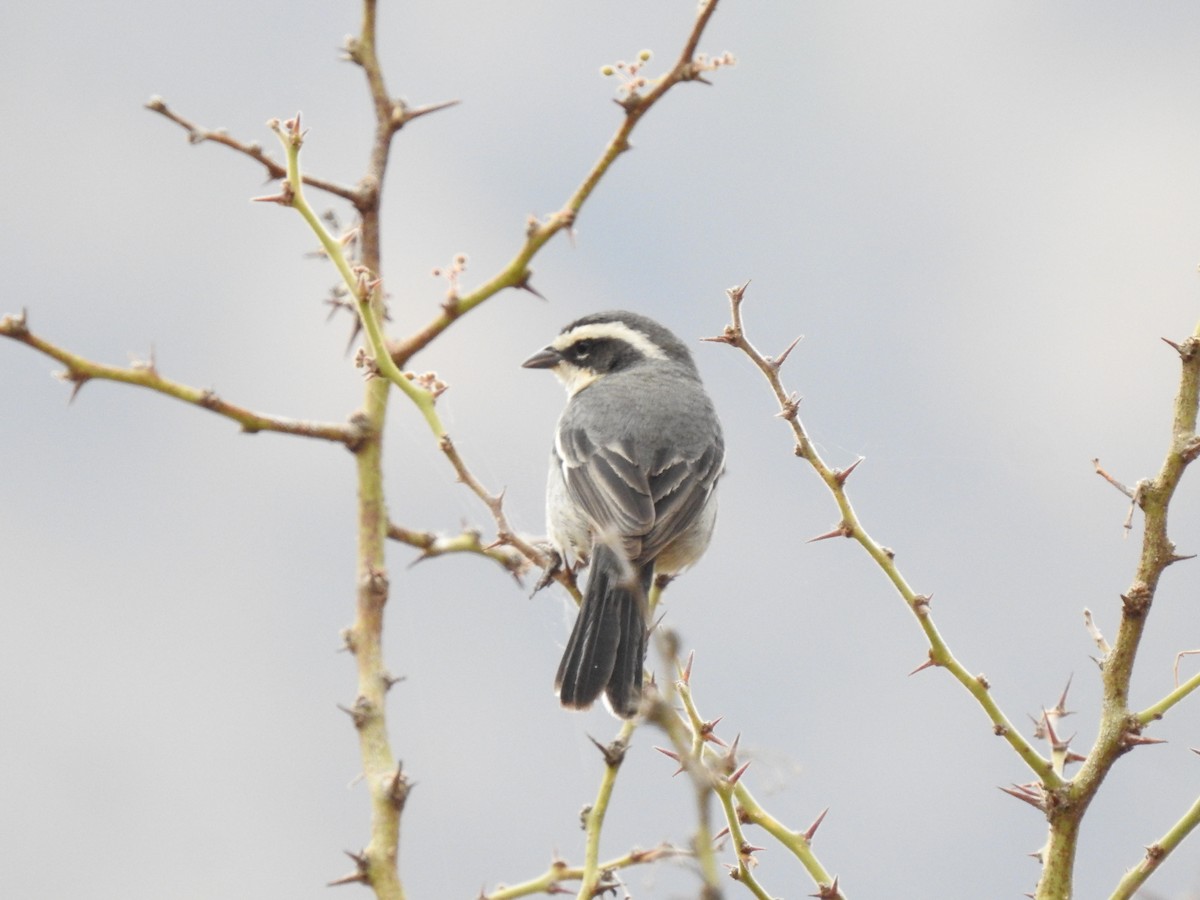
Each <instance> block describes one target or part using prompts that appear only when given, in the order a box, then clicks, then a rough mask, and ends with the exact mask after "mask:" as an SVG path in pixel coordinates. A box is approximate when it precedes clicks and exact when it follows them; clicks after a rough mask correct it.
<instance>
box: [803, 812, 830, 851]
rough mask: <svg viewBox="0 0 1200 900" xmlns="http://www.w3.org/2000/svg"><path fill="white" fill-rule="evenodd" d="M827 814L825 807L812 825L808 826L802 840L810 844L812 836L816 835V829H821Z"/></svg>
mask: <svg viewBox="0 0 1200 900" xmlns="http://www.w3.org/2000/svg"><path fill="white" fill-rule="evenodd" d="M828 814H829V807H828V806H827V807H825V808H824V809H823V810H821V814H820V815H819V816H817V818H816V819H815V820H814V821H813V823H812V824H811V825H809V826H808V829H807V830H806V831H805V832H804V839H805V840H806V841H808V842H809V843H810V844H811V843H812V839H813V836H814V835H816V833H817V829H818V828H820V827H821V823H822V822H824V821H825V816H826V815H828Z"/></svg>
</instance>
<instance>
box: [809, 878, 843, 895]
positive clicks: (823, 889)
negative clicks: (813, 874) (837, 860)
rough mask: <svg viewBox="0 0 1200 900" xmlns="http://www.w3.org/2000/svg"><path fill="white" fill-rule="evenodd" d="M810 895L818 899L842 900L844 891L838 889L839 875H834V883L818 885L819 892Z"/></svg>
mask: <svg viewBox="0 0 1200 900" xmlns="http://www.w3.org/2000/svg"><path fill="white" fill-rule="evenodd" d="M808 896H810V897H816V898H817V900H840V898H841V896H842V892H841V891H839V890H838V880H837V876H836V875H835V876H834V877H833V884H822V885H818V886H817V892H816V893H815V894H809V895H808Z"/></svg>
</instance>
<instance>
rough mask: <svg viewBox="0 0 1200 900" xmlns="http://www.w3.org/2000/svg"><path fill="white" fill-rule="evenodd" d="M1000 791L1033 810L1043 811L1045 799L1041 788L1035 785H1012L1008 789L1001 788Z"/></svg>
mask: <svg viewBox="0 0 1200 900" xmlns="http://www.w3.org/2000/svg"><path fill="white" fill-rule="evenodd" d="M1000 790H1002V791H1004V793H1006V794H1008V795H1009V796H1010V797H1016V798H1017V799H1018V800H1024V801H1025V802H1026V803H1028V804H1029V805H1030V806H1032V807H1034V808H1035V809H1040V810H1042V811H1045V809H1046V798H1045V794H1044V793H1043V792H1042V789H1041V787H1039V786H1038V785H1036V784H1014V785H1013V786H1012V787H1010V788H1006V787H1002V788H1000Z"/></svg>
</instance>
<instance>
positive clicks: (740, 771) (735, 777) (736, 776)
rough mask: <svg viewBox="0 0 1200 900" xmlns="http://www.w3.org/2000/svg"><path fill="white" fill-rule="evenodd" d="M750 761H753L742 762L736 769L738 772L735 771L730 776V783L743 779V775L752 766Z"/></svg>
mask: <svg viewBox="0 0 1200 900" xmlns="http://www.w3.org/2000/svg"><path fill="white" fill-rule="evenodd" d="M750 762H751V761H750V760H747V761H746V762H744V763H742V764H741V765H740V766H739V767H738V769H737V771H736V772H734V773H733V774H732V775H730V776H729V783H730V784H737V783H738V782H739V781H741V780H742V776H743V775H745V774H746V770H747V769H748V768H750Z"/></svg>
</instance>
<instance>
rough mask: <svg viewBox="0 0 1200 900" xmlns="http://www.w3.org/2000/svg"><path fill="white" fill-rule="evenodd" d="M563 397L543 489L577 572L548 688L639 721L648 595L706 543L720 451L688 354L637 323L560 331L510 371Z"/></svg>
mask: <svg viewBox="0 0 1200 900" xmlns="http://www.w3.org/2000/svg"><path fill="white" fill-rule="evenodd" d="M522 365H524V366H525V367H526V368H530V369H550V370H551V371H553V372H554V374H555V375H557V376H558V378H559V380H561V381H562V383H563V385H564V386H565V387H566V389H567V398H568V399H567V406H566V409H564V410H563V413H562V415H561V416H560V417H559V420H558V429H557V431H556V432H555V435H554V449H553V450H552V451H551V453H550V478H549V481H548V484H547V487H546V522H547V529H548V531H549V536H550V541H551V543H552V544H553V546H554V549H555V551H556V552H557V553H558V554H559V556H560V558H561V560H562V561H564V562H566V564H568V565H570V564H572V560H574V561H575V563H576V564H578V563H580V562H585V561H586V562H587V563H588V566H589V574H588V579H587V587H586V589H585V591H584V595H583V605H582V606H581V607H580V610H579V617H578V618H577V619H576V620H575V627H574V629H572V631H571V637H570V638H569V639H568V640H567V647H566V652H564V654H563V658H562V662H561V663H560V664H559V667H558V675H557V676H556V677H555V680H554V686H555V689H556V690H557V691H558V696H559V699H560V700H561V702H562V704H563V706H567V707H571V708H574V709H587V708H588V707H589V706H591V705H592V702H593V701H594V700H595V699H596V698H597V697H599V696H600V694H601V693H602V692H603V693H604V695H605V699H606V701H607V703H608V706H609V708H610V709H611V710H612V711H613V713H614V714H616V715H618V716H621V717H622V718H631V717H632V716H634V715H636V714H637V711H638V706H639V705H640V703H641V698H642V665H643V663H644V662H645V659H646V632H647V606H646V597H647V594H648V593H649V591H650V586H651V584H652V582H653V581H654V578H655V576H657V575H668V576H669V575H674V574H677V573H678V572H680V571H682V570H683V569H685V568H687V567H688V566H690V565H691V564H692V563H694V562H695V561H696V560H697V559H699V558H700V556H701V554H703V553H704V550H705V549H706V548H707V547H708V542H709V539H710V538H711V537H712V532H713V525H714V523H715V520H716V514H717V503H716V493H715V489H716V486H717V479H718V478H720V476H721V473H722V471H723V470H724V467H725V442H724V439H723V438H722V437H721V423H720V422H719V421H718V420H717V414H716V411H715V410H714V409H713V405H712V401H711V400H709V397H708V394H706V393H705V391H704V386H703V385H702V384H701V383H700V373H699V372H698V371H697V370H696V364H695V363H694V362H693V361H692V355H691V353H689V352H688V349H687V347H686V346H685V345H684V344H683V342H682V341H680V340H679V338H677V337H675V335H674V334H672V333H671V332H670V331H668V330H667V329H666V328H664V327H663V326H661V325H659V324H658V323H657V322H654V321H653V320H651V319H648V318H646V317H645V316H640V315H637V314H636V313H631V312H621V311H617V312H603V313H596V314H594V315H590V316H585V317H584V318H582V319H579V320H577V321H575V322H572V323H571V324H570V325H568V326H567V327H566V328H564V329H563V330H562V332H561V333H560V334H559V335H558V337H556V338H555V339H554V340H553V341H552V342H551V343H550V345H549V346H547V347H545V348H544V349H542V350H539V351H538V352H537V353H535V354H534V355H533V356H531V357H530V358H529V359H527V360H525V362H524V363H523V364H522Z"/></svg>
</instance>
